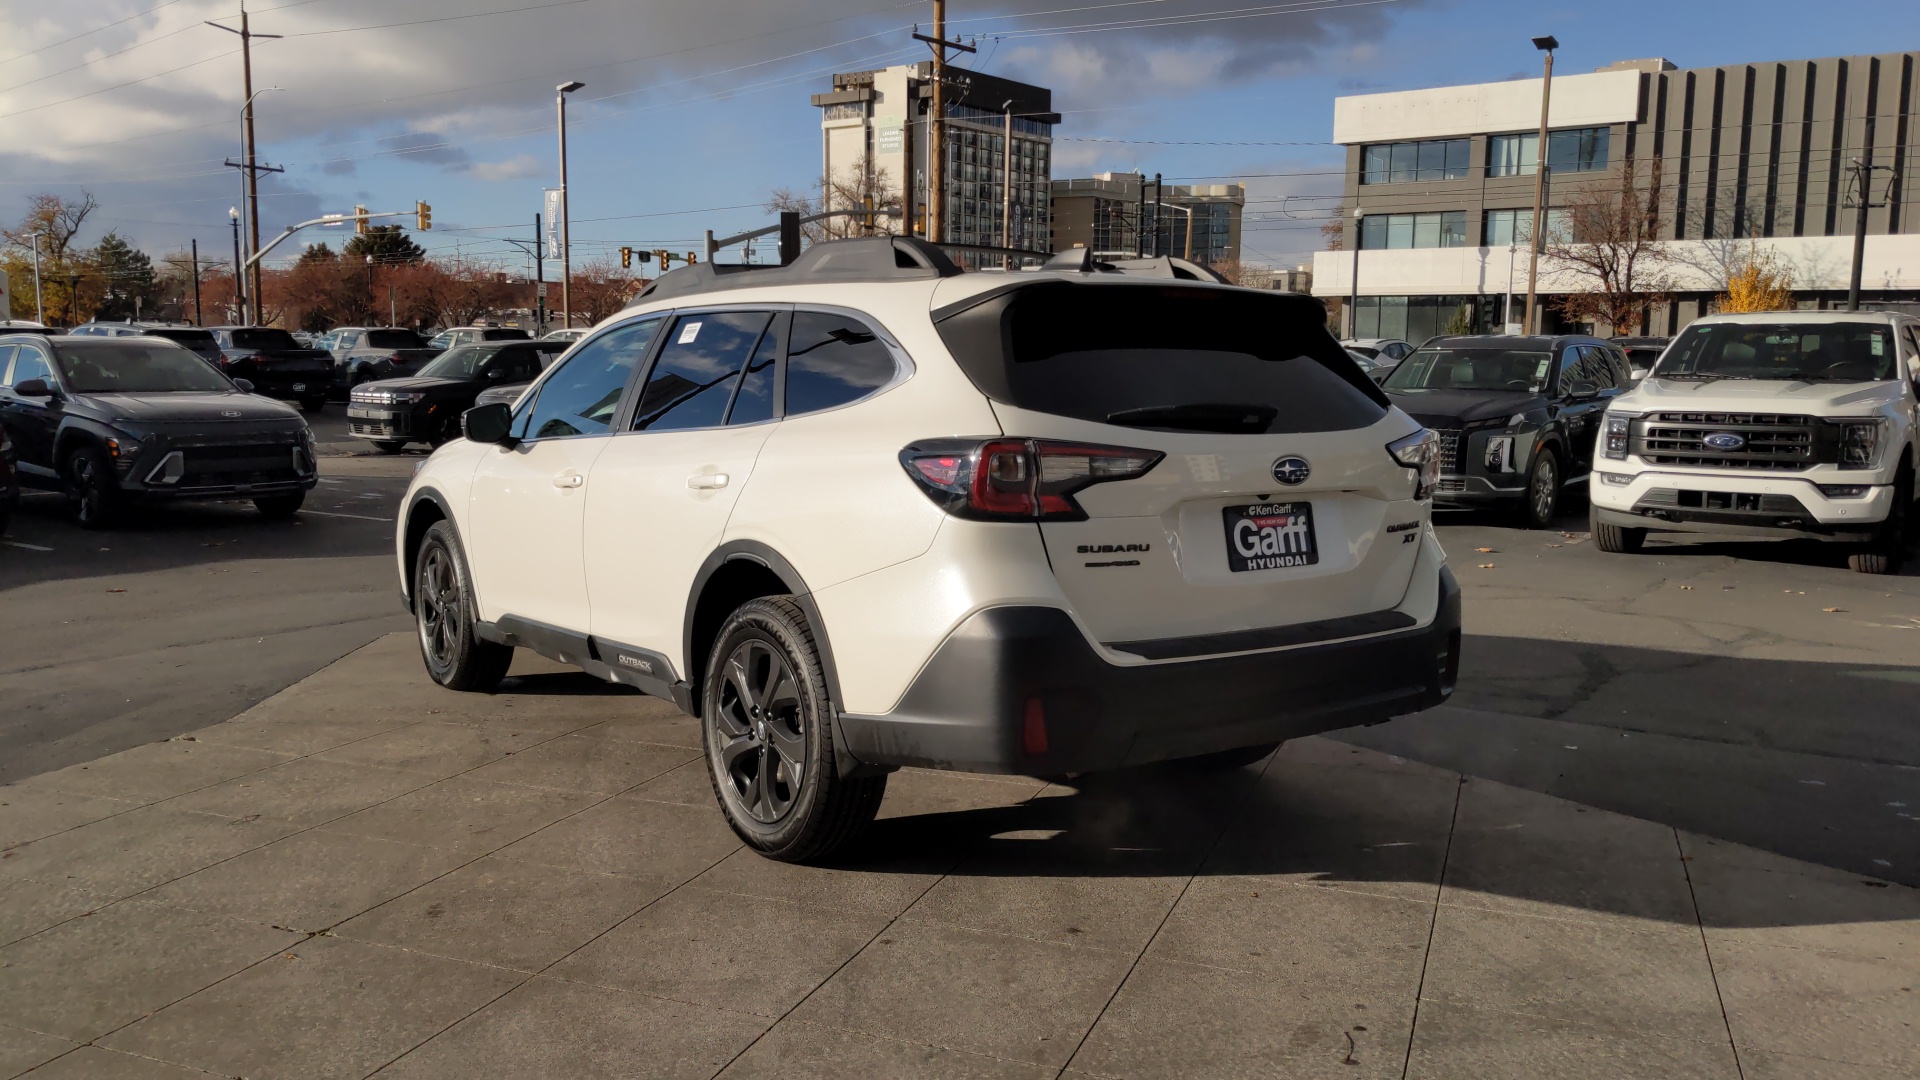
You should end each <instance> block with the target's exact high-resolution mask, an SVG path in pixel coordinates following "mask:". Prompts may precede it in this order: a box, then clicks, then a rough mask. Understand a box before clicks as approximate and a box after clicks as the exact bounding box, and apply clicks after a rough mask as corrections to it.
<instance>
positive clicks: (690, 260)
mask: <svg viewBox="0 0 1920 1080" xmlns="http://www.w3.org/2000/svg"><path fill="white" fill-rule="evenodd" d="M699 261H700V260H699V258H698V257H697V256H695V255H694V253H693V252H691V251H689V252H687V265H688V266H692V265H693V264H694V263H697V262H699Z"/></svg>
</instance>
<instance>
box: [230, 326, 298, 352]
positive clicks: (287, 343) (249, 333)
mask: <svg viewBox="0 0 1920 1080" xmlns="http://www.w3.org/2000/svg"><path fill="white" fill-rule="evenodd" d="M228 334H230V335H231V336H232V338H233V347H234V348H236V349H259V350H261V351H263V352H271V351H275V350H279V349H297V348H299V347H300V343H299V342H298V341H295V340H294V337H293V335H292V334H289V333H287V332H286V331H285V330H275V329H273V328H272V327H248V328H246V329H242V330H229V331H228Z"/></svg>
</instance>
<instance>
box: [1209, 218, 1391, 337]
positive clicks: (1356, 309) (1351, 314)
mask: <svg viewBox="0 0 1920 1080" xmlns="http://www.w3.org/2000/svg"><path fill="white" fill-rule="evenodd" d="M1366 218H1367V210H1366V208H1365V207H1363V206H1356V207H1354V208H1353V287H1352V288H1351V289H1349V290H1348V292H1347V340H1348V341H1358V340H1360V226H1361V225H1362V224H1363V223H1364V222H1365V221H1366ZM1187 257H1188V258H1192V257H1193V214H1192V213H1191V212H1189V213H1188V214H1187Z"/></svg>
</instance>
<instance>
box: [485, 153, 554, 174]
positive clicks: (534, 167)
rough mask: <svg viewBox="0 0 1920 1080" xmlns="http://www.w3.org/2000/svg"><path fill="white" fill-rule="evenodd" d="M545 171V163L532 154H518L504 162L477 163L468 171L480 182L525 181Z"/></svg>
mask: <svg viewBox="0 0 1920 1080" xmlns="http://www.w3.org/2000/svg"><path fill="white" fill-rule="evenodd" d="M546 170H547V163H546V162H543V161H541V160H540V159H538V158H536V157H534V156H533V155H532V154H520V155H518V156H516V157H510V158H508V159H506V160H505V161H482V162H478V163H476V164H475V165H474V166H473V168H472V169H471V170H469V171H470V172H472V173H473V175H475V176H477V177H479V178H480V179H482V180H525V179H526V178H527V177H529V176H539V175H540V174H541V173H543V172H545V171H546Z"/></svg>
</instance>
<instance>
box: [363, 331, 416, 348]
mask: <svg viewBox="0 0 1920 1080" xmlns="http://www.w3.org/2000/svg"><path fill="white" fill-rule="evenodd" d="M420 345H421V341H420V335H419V334H416V333H414V332H413V331H411V330H370V331H368V332H367V347H368V348H370V349H417V348H419V347H420Z"/></svg>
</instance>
